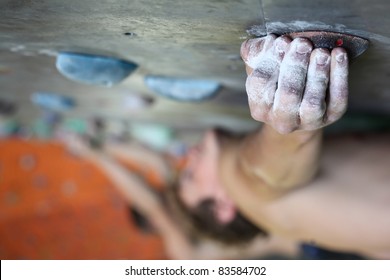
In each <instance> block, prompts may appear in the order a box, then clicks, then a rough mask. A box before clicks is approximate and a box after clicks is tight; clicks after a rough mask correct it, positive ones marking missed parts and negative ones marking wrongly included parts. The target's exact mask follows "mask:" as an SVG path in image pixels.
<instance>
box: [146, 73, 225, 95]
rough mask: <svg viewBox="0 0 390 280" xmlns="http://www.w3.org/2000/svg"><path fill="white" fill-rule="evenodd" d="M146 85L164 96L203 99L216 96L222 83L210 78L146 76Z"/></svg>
mask: <svg viewBox="0 0 390 280" xmlns="http://www.w3.org/2000/svg"><path fill="white" fill-rule="evenodd" d="M145 83H146V85H147V86H148V87H149V88H150V89H151V90H153V91H154V92H156V93H157V94H160V95H162V96H164V97H168V98H171V99H174V100H178V101H203V100H207V99H210V98H212V97H214V96H215V95H216V94H217V92H218V89H219V88H220V84H219V83H217V82H215V81H210V80H195V79H181V78H172V77H162V76H146V77H145Z"/></svg>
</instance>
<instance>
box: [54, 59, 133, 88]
mask: <svg viewBox="0 0 390 280" xmlns="http://www.w3.org/2000/svg"><path fill="white" fill-rule="evenodd" d="M56 66H57V69H58V71H59V72H60V73H61V74H62V75H64V76H65V77H67V78H68V79H71V80H73V81H76V82H81V83H85V84H90V85H99V86H112V85H115V84H118V83H120V82H121V81H122V80H124V79H125V78H126V77H128V76H129V75H130V74H131V73H132V72H133V71H134V70H135V69H137V67H138V65H137V64H136V63H134V62H131V61H125V60H122V59H118V58H113V57H107V56H100V55H92V54H81V53H73V52H60V53H59V55H58V56H57V62H56Z"/></svg>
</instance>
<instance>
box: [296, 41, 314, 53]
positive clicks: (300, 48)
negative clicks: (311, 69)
mask: <svg viewBox="0 0 390 280" xmlns="http://www.w3.org/2000/svg"><path fill="white" fill-rule="evenodd" d="M295 50H296V52H297V53H299V54H307V53H308V52H310V51H311V47H310V45H308V44H307V43H304V42H299V43H297V45H296V49H295Z"/></svg>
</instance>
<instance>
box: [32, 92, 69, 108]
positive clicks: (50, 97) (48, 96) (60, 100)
mask: <svg viewBox="0 0 390 280" xmlns="http://www.w3.org/2000/svg"><path fill="white" fill-rule="evenodd" d="M31 101H32V103H34V104H35V105H37V106H38V107H41V108H43V109H49V110H53V111H67V110H70V109H72V108H74V107H75V106H76V101H75V100H74V99H73V98H70V97H67V96H63V95H59V94H54V93H47V92H35V93H33V94H32V96H31Z"/></svg>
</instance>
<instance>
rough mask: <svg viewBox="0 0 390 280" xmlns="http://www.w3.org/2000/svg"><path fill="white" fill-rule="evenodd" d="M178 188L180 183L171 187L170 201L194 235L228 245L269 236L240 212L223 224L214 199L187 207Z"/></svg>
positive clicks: (175, 213) (172, 207)
mask: <svg viewBox="0 0 390 280" xmlns="http://www.w3.org/2000/svg"><path fill="white" fill-rule="evenodd" d="M178 188H179V185H178V184H174V185H173V186H172V187H171V188H169V190H168V192H167V194H168V203H169V206H170V208H171V209H173V212H174V215H176V216H179V217H178V218H179V219H180V221H181V222H182V223H183V224H184V226H185V228H187V229H188V231H189V233H190V234H192V235H193V237H195V238H197V237H199V236H205V237H209V238H212V239H214V240H216V241H219V242H221V243H224V244H226V245H234V244H243V243H247V242H249V241H250V240H252V239H253V238H254V237H255V236H257V235H262V236H268V233H267V232H266V231H264V230H263V229H261V228H259V227H258V226H255V225H254V224H253V223H252V222H250V221H248V220H247V219H246V218H245V217H244V216H242V215H241V213H239V212H237V213H236V216H235V218H234V219H233V220H232V221H231V222H229V223H227V224H221V222H219V221H218V219H217V218H216V216H215V214H214V206H215V201H214V200H213V199H205V200H203V201H202V202H200V203H199V204H198V205H197V206H196V207H194V208H189V207H187V206H186V205H185V204H184V203H183V201H182V200H181V198H180V197H179V194H178Z"/></svg>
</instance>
